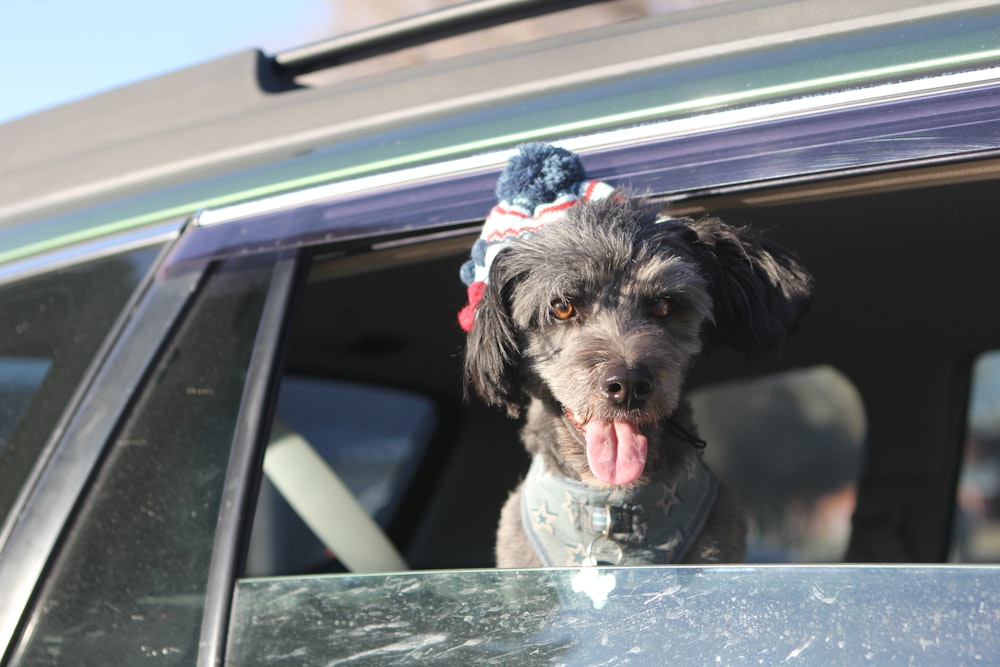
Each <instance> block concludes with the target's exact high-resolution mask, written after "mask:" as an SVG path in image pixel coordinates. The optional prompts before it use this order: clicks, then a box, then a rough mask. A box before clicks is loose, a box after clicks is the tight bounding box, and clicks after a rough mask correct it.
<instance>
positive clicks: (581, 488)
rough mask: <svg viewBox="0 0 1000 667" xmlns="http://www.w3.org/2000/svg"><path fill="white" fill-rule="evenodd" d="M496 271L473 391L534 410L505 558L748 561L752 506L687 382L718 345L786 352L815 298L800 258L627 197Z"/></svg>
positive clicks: (569, 219)
mask: <svg viewBox="0 0 1000 667" xmlns="http://www.w3.org/2000/svg"><path fill="white" fill-rule="evenodd" d="M500 192H501V189H500V188H499V187H498V193H500ZM488 276H489V280H488V282H486V283H485V284H483V285H482V287H481V293H480V294H478V295H477V298H478V303H477V304H476V305H475V313H474V320H472V321H471V322H470V326H469V332H468V336H467V341H466V353H465V361H464V376H465V377H464V379H465V384H466V387H467V391H469V392H471V391H474V392H475V393H477V394H478V395H479V396H480V397H481V398H482V399H483V400H484V401H485V402H486V403H488V404H491V405H494V406H498V407H501V408H503V409H505V410H506V411H507V413H508V414H509V415H510V416H511V417H515V418H516V417H520V416H522V415H523V416H524V417H525V423H524V425H523V428H522V430H521V439H522V441H523V444H524V446H525V448H526V449H527V451H528V452H529V453H530V454H531V455H532V463H531V467H530V469H529V472H528V474H527V477H526V478H525V480H524V481H522V483H521V484H520V485H519V486H518V487H517V488H516V489H515V490H514V491H513V492H512V493H511V494H510V496H509V498H508V500H507V502H506V503H505V504H504V506H503V508H502V510H501V514H500V521H499V526H498V530H497V541H496V562H497V566H498V567H501V568H529V567H542V566H572V565H586V564H591V565H594V564H602V565H644V564H656V563H680V562H683V563H721V562H739V561H741V560H742V559H743V557H744V552H745V544H746V520H745V517H744V514H743V512H742V510H741V508H740V505H739V502H738V499H737V497H736V494H735V493H734V492H733V490H732V489H731V488H730V487H729V486H727V485H726V484H725V483H723V482H720V481H719V480H717V479H716V478H715V477H714V475H712V473H711V471H710V470H709V469H708V467H707V466H706V464H705V463H704V462H703V460H702V456H701V454H702V452H701V448H702V447H704V444H705V443H704V442H702V441H701V440H700V439H699V438H698V436H697V433H696V431H695V427H694V424H693V423H692V417H691V414H690V410H689V408H688V406H687V404H686V402H685V401H684V399H683V397H682V390H683V387H684V381H685V378H686V376H687V374H688V371H689V370H690V369H691V366H692V364H693V363H694V362H695V360H696V359H698V358H699V356H700V355H702V353H703V352H705V351H706V350H709V349H713V348H714V347H715V346H732V347H735V348H737V349H738V350H742V351H743V352H745V353H747V354H749V355H757V354H761V353H768V352H773V351H775V350H778V349H779V348H780V347H781V346H782V344H783V342H784V341H785V339H786V337H787V336H788V334H789V333H790V332H791V330H792V329H793V328H794V326H795V325H796V322H797V320H798V319H799V317H800V315H801V313H802V311H803V309H804V308H805V306H806V304H807V303H808V301H809V299H810V296H811V293H812V286H813V279H812V276H811V275H810V274H809V272H808V271H807V270H806V268H805V267H804V266H803V265H802V264H801V263H800V261H799V260H798V259H797V258H796V256H795V255H793V254H792V253H791V252H790V251H788V250H786V249H784V248H782V247H780V246H779V245H777V244H775V243H773V242H771V241H769V240H767V239H765V238H762V237H760V236H757V235H755V234H753V233H751V232H749V231H748V230H745V229H738V228H735V227H732V226H730V225H727V224H726V223H724V222H723V221H721V220H720V219H718V218H717V217H711V216H709V217H704V218H701V219H691V218H671V217H665V216H663V215H661V214H660V212H659V209H658V207H656V206H653V205H651V204H649V203H648V202H645V201H643V200H642V198H636V197H628V196H623V195H621V194H616V195H614V196H609V197H606V198H604V199H601V200H589V201H582V200H581V201H579V202H576V203H575V205H573V206H571V207H569V208H568V209H567V210H566V212H565V214H564V215H563V216H562V217H560V218H559V219H556V220H554V221H551V222H548V223H547V224H545V225H543V226H540V227H539V228H537V229H533V230H532V231H531V233H530V234H526V235H521V236H519V237H517V238H514V239H513V240H511V241H510V243H509V244H507V245H506V246H505V248H504V249H503V251H502V252H498V253H496V255H495V257H494V258H493V259H492V262H491V265H490V266H489V270H488ZM470 294H471V291H470Z"/></svg>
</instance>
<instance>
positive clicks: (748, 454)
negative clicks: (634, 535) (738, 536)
mask: <svg viewBox="0 0 1000 667" xmlns="http://www.w3.org/2000/svg"><path fill="white" fill-rule="evenodd" d="M691 399H692V404H693V407H694V413H695V421H696V422H697V423H698V429H699V432H700V434H701V436H702V437H703V438H704V439H705V440H706V441H707V443H708V446H707V448H706V458H707V460H708V461H709V462H710V464H711V466H712V467H713V469H714V470H715V471H716V473H718V474H719V476H720V477H721V478H722V479H724V480H726V481H728V482H729V483H730V484H732V485H733V486H734V487H735V489H736V491H737V493H738V494H739V496H740V499H741V501H742V502H743V505H744V508H745V509H746V511H747V514H748V520H749V528H750V534H749V538H748V549H747V560H748V561H749V562H836V561H840V560H842V559H843V557H844V553H845V551H846V548H847V541H848V539H849V537H850V526H851V516H852V514H853V512H854V505H855V499H856V493H857V481H858V478H859V475H860V472H861V460H862V454H863V448H864V442H865V430H866V426H865V424H866V421H865V414H864V406H863V403H862V401H861V397H860V394H859V393H858V391H857V389H856V388H855V387H854V385H853V384H852V383H851V382H850V381H849V380H848V379H847V378H846V377H845V376H844V375H843V374H842V373H840V372H839V371H837V370H836V369H834V368H831V367H829V366H818V367H812V368H807V369H800V370H794V371H789V372H784V373H778V374H774V375H768V376H765V377H759V378H755V379H752V380H748V381H742V382H733V383H726V384H722V385H718V386H709V387H704V388H699V389H698V390H697V391H695V392H693V393H692V396H691Z"/></svg>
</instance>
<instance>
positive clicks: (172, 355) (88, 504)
mask: <svg viewBox="0 0 1000 667" xmlns="http://www.w3.org/2000/svg"><path fill="white" fill-rule="evenodd" d="M271 261H272V260H268V259H267V258H266V257H257V258H249V259H245V260H240V261H236V262H232V263H228V264H224V265H222V267H221V268H220V269H218V270H217V271H216V272H215V273H214V274H213V275H212V276H211V277H210V278H209V280H208V282H207V283H206V285H205V286H204V288H203V289H202V291H201V293H200V294H199V295H198V296H197V298H196V302H195V304H194V306H193V309H192V311H191V312H190V313H189V315H188V316H187V318H186V319H185V321H184V323H183V324H182V326H181V327H180V329H179V331H178V333H177V334H176V336H175V337H174V339H173V341H172V342H171V343H170V345H169V346H168V348H167V349H166V350H165V352H164V354H163V355H162V357H161V359H160V361H159V362H158V363H157V365H156V367H155V368H154V370H153V372H152V374H151V376H150V380H149V382H148V384H147V386H146V387H145V389H144V390H143V391H142V392H141V395H140V396H139V398H138V400H137V402H136V404H135V407H134V408H133V410H132V412H131V414H130V415H129V416H128V417H127V418H126V419H125V422H124V424H123V426H122V428H121V430H120V431H119V433H118V435H117V436H116V437H115V440H114V442H113V445H112V447H111V450H110V452H109V454H108V458H107V460H106V462H105V463H104V464H103V466H102V467H101V469H100V470H99V471H98V472H97V474H96V477H95V479H94V481H93V484H92V487H91V490H90V491H89V493H88V494H87V496H86V497H85V498H84V500H83V502H82V506H81V508H80V511H79V514H78V517H77V519H76V521H75V523H74V525H73V526H72V527H71V528H70V529H69V532H68V535H67V537H66V539H65V544H64V546H63V548H62V550H61V552H60V554H59V555H58V556H57V558H56V560H55V563H54V565H53V566H52V571H51V574H50V576H49V577H48V579H47V580H46V583H45V585H44V586H43V589H42V591H41V593H40V595H39V598H38V603H37V604H36V606H35V609H34V612H33V614H32V617H31V619H30V621H29V622H28V623H27V625H26V628H27V631H26V634H25V636H24V637H23V638H22V643H21V646H20V647H19V649H18V652H17V654H16V656H17V659H15V661H14V664H32V665H34V664H49V663H53V664H67V663H72V664H93V665H111V664H137V663H140V662H143V661H147V660H152V659H155V661H156V662H157V664H176V665H190V664H193V662H194V660H195V657H196V656H197V653H198V641H199V632H200V626H201V619H202V615H203V606H202V605H203V599H204V595H205V589H206V582H207V579H208V570H209V564H210V559H211V555H212V545H213V540H214V536H215V527H216V522H217V519H218V516H219V503H220V500H221V497H222V488H223V483H224V481H225V476H226V469H227V465H228V461H229V454H230V446H231V444H232V438H233V432H234V429H235V427H236V422H237V417H238V415H239V410H240V404H241V399H242V396H243V388H244V379H245V376H246V370H247V367H248V364H249V362H250V359H251V353H252V350H253V346H254V341H255V338H256V332H257V327H258V322H259V319H260V315H261V311H262V307H263V304H264V300H265V295H266V291H267V287H268V282H269V277H270V275H271V266H272V264H271Z"/></svg>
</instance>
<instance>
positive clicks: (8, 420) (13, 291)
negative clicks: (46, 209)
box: [0, 248, 159, 523]
mask: <svg viewBox="0 0 1000 667" xmlns="http://www.w3.org/2000/svg"><path fill="white" fill-rule="evenodd" d="M157 252H159V249H158V248H147V249H145V250H139V251H135V252H132V253H129V254H126V255H119V256H116V257H112V258H110V259H103V260H100V261H97V262H91V263H88V264H85V265H83V266H75V267H71V268H67V269H63V270H61V271H58V272H56V273H52V274H49V275H45V276H41V277H38V278H32V279H29V280H23V281H19V282H16V283H14V284H11V285H7V286H4V287H2V288H0V523H2V521H3V519H4V518H5V517H6V515H7V513H8V512H9V511H10V507H11V504H12V503H13V502H14V500H15V499H16V497H17V494H18V493H19V491H20V489H21V486H22V485H23V484H24V481H25V478H26V477H27V475H28V472H29V471H30V470H31V468H32V466H33V465H34V464H35V461H36V459H37V458H38V456H39V453H40V452H41V450H42V448H43V446H44V445H45V443H46V441H47V440H48V438H49V435H50V434H51V432H52V429H53V427H54V426H55V424H56V422H57V421H58V420H59V417H60V415H61V414H62V412H63V410H64V409H65V408H66V404H67V403H68V402H69V400H70V398H71V397H72V395H73V392H74V391H75V390H76V388H77V385H78V384H79V383H80V380H81V378H82V377H83V375H84V372H85V371H86V370H87V368H88V366H89V365H90V364H91V362H92V361H93V359H94V355H95V354H96V353H97V350H98V348H99V346H100V345H101V342H102V341H103V340H104V338H105V337H106V336H107V334H108V331H109V330H110V329H111V326H112V324H114V322H115V320H116V318H117V317H118V315H119V313H121V311H122V308H123V307H124V305H125V303H126V302H127V301H128V298H129V296H130V295H131V294H132V293H133V291H134V290H135V288H136V286H137V285H138V283H139V281H140V280H141V279H142V277H143V276H144V275H145V274H146V272H147V271H148V270H149V267H150V266H151V265H152V263H153V260H154V259H155V258H156V254H157Z"/></svg>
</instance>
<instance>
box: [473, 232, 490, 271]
mask: <svg viewBox="0 0 1000 667" xmlns="http://www.w3.org/2000/svg"><path fill="white" fill-rule="evenodd" d="M489 247H490V244H489V243H487V242H486V239H476V242H475V243H473V244H472V261H473V262H475V263H476V264H478V265H479V266H486V250H487V249H488V248H489Z"/></svg>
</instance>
